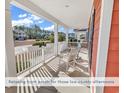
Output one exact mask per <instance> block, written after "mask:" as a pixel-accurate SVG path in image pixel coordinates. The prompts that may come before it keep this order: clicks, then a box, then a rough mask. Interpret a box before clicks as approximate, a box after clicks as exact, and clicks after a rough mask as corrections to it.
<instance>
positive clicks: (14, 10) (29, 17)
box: [10, 5, 73, 33]
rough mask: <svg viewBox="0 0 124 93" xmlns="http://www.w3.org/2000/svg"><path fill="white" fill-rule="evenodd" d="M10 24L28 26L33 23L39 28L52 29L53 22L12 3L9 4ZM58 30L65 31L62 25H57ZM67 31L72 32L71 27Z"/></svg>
mask: <svg viewBox="0 0 124 93" xmlns="http://www.w3.org/2000/svg"><path fill="white" fill-rule="evenodd" d="M10 10H11V20H12V26H15V25H18V26H20V25H25V26H27V27H30V26H32V25H34V24H36V25H38V26H39V27H40V28H41V29H44V30H50V31H53V29H54V24H53V23H52V22H50V21H48V20H46V19H44V18H40V17H38V16H35V15H33V14H31V13H29V12H27V11H25V10H22V9H20V8H18V7H16V6H14V5H11V6H10ZM59 32H65V31H64V27H62V26H61V27H59ZM69 33H73V29H70V30H69Z"/></svg>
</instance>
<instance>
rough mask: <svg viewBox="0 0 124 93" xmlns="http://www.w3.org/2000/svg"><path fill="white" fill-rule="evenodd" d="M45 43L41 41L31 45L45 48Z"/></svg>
mask: <svg viewBox="0 0 124 93" xmlns="http://www.w3.org/2000/svg"><path fill="white" fill-rule="evenodd" d="M46 43H47V42H42V41H37V42H35V43H34V44H33V46H39V47H42V46H46Z"/></svg>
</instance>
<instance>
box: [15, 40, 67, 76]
mask: <svg viewBox="0 0 124 93" xmlns="http://www.w3.org/2000/svg"><path fill="white" fill-rule="evenodd" d="M65 45H66V42H59V43H58V53H60V51H63V50H64V49H66V48H67V46H65ZM54 55H55V52H54V43H49V44H47V45H46V46H45V47H41V48H39V47H38V46H30V47H29V48H28V49H24V48H22V49H16V52H15V60H16V72H17V75H19V74H21V73H23V72H25V71H27V70H29V69H30V68H33V67H34V66H36V65H38V64H40V63H44V62H45V61H46V60H48V59H49V58H51V57H53V56H54Z"/></svg>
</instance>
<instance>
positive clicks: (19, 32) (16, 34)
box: [13, 29, 26, 40]
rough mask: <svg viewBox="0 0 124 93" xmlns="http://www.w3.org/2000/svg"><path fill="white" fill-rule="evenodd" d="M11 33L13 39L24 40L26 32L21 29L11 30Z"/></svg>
mask: <svg viewBox="0 0 124 93" xmlns="http://www.w3.org/2000/svg"><path fill="white" fill-rule="evenodd" d="M13 35H14V39H15V40H25V39H26V33H25V32H24V31H22V30H17V29H16V30H13Z"/></svg>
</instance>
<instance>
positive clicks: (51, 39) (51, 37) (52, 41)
mask: <svg viewBox="0 0 124 93" xmlns="http://www.w3.org/2000/svg"><path fill="white" fill-rule="evenodd" d="M48 38H49V40H50V42H51V43H54V36H53V35H50V36H49V37H48Z"/></svg>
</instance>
